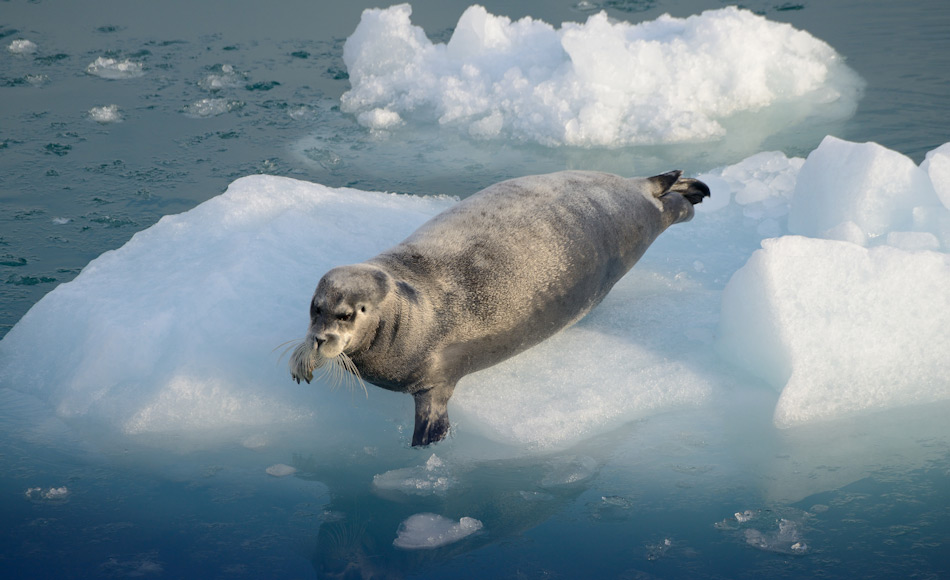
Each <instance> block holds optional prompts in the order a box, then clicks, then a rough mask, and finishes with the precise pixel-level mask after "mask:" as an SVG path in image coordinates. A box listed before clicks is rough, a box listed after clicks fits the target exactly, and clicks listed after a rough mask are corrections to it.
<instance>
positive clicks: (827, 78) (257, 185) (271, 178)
mask: <svg viewBox="0 0 950 580" xmlns="http://www.w3.org/2000/svg"><path fill="white" fill-rule="evenodd" d="M827 4H828V3H817V4H816V3H786V4H776V3H759V4H756V3H753V4H745V5H744V6H743V7H742V9H736V8H730V7H727V6H725V5H724V4H721V3H718V2H705V3H704V2H672V1H670V2H662V1H657V2H603V3H594V2H563V3H548V2H544V3H541V2H536V3H531V2H528V3H521V4H518V5H517V6H515V7H511V6H508V5H502V4H498V5H492V4H490V3H486V4H485V6H484V7H480V6H469V5H468V3H445V2H441V3H435V2H414V3H413V4H412V6H411V7H410V6H408V5H402V6H394V7H389V8H387V7H385V6H381V7H379V8H378V9H374V10H368V11H366V12H364V11H363V9H364V8H374V7H373V6H369V5H348V6H344V5H330V4H319V3H309V2H282V3H278V4H277V5H276V6H275V5H273V4H270V5H266V6H265V5H257V4H253V3H245V2H241V3H233V2H203V3H201V4H198V5H195V4H194V3H184V2H181V3H174V2H173V3H163V4H162V5H161V6H148V5H144V6H134V7H131V6H128V5H127V4H126V3H120V2H95V3H84V4H82V5H75V4H73V3H67V2H43V3H27V2H8V3H4V7H3V19H4V20H3V22H2V24H0V45H2V46H0V48H2V49H3V54H2V60H0V80H2V86H0V94H2V102H3V105H2V109H0V114H2V118H3V120H4V121H3V126H2V128H0V129H2V131H3V133H2V134H0V163H2V164H3V167H4V172H3V176H2V177H0V194H2V198H0V201H2V203H3V211H2V215H0V227H2V231H0V244H2V245H0V254H2V256H3V259H2V260H0V262H2V263H0V268H2V269H3V271H2V273H0V274H2V280H0V281H2V282H3V284H2V286H0V291H2V296H3V305H2V309H3V316H4V321H5V322H4V324H5V325H6V327H5V329H4V332H5V334H6V336H4V338H3V339H2V341H0V436H2V439H0V462H2V467H3V470H2V474H3V475H2V477H0V494H2V500H0V509H2V511H3V519H4V522H5V523H6V525H5V526H4V529H3V531H2V532H0V538H2V540H0V550H2V552H0V554H2V556H0V569H2V570H3V573H4V576H5V577H8V576H9V577H42V576H56V577H126V576H135V577H196V578H197V577H202V578H203V577H248V576H250V577H262V576H264V577H327V576H330V577H347V578H350V577H352V578H361V577H364V578H365V577H431V578H440V577H446V576H450V575H451V576H453V577H457V576H461V577H471V578H483V577H564V578H574V577H615V578H654V577H658V578H672V577H690V578H694V577H730V578H758V577H780V578H799V577H816V576H823V577H831V578H839V577H840V578H850V577H881V578H893V577H909V576H922V577H942V576H943V575H945V574H946V573H947V572H948V571H950V560H948V558H947V556H946V555H945V550H944V549H943V547H942V546H943V544H945V542H946V539H947V537H948V535H950V529H948V527H947V524H946V522H947V516H948V514H947V506H948V505H950V502H948V499H950V498H948V492H947V490H948V489H950V486H948V485H947V484H948V483H950V482H948V473H950V460H948V437H950V431H948V429H947V422H946V417H947V413H948V411H950V406H948V405H950V404H948V402H947V401H948V400H950V382H948V381H947V379H946V377H947V376H948V373H950V367H948V363H947V360H948V359H947V357H946V356H945V353H946V351H947V347H948V346H950V334H948V333H950V330H948V329H950V319H948V318H947V317H948V313H950V304H948V302H947V300H948V299H947V296H948V294H947V293H946V292H945V288H947V285H948V283H950V259H948V257H947V252H948V250H950V215H948V214H950V210H948V207H950V189H948V186H947V177H948V176H950V150H948V149H947V146H942V145H943V144H944V143H945V142H947V141H950V138H948V135H950V131H948V130H947V129H948V126H947V124H946V121H945V119H944V118H943V117H944V111H945V110H946V107H947V105H948V104H950V103H948V102H947V100H948V98H950V96H948V95H950V90H948V88H950V79H948V77H947V73H946V71H947V70H950V67H948V66H947V65H950V63H948V62H947V59H948V58H950V57H948V56H947V55H950V50H947V49H948V48H950V45H948V40H947V38H948V35H947V34H946V31H947V30H950V14H948V11H947V10H946V9H945V8H944V7H943V6H942V4H941V3H939V2H933V3H931V4H927V3H917V4H914V5H913V6H909V5H902V4H896V3H895V4H890V5H886V4H874V5H870V6H868V5H866V4H865V3H846V2H836V3H833V4H832V5H827ZM704 11H705V12H704ZM665 13H669V15H664V14H665ZM674 167H679V168H683V169H685V170H686V171H687V172H688V173H689V174H690V175H694V176H697V177H699V178H701V179H703V180H705V181H706V182H707V183H708V184H709V185H710V187H711V189H712V193H713V195H712V198H710V199H709V200H707V201H706V202H704V204H703V205H701V206H699V207H698V208H697V209H698V211H697V215H696V217H695V218H694V220H693V221H692V222H690V223H688V224H682V225H678V226H676V227H674V228H672V229H671V230H670V231H668V232H666V233H665V234H664V235H663V236H662V237H661V238H660V239H659V240H658V241H657V242H656V244H655V245H654V246H653V247H652V248H651V249H650V251H649V252H648V253H647V255H646V256H645V257H644V258H643V260H642V261H641V263H640V264H639V265H638V266H637V267H636V268H635V269H634V270H633V271H632V272H631V273H630V274H629V275H628V276H626V277H625V278H624V279H623V280H622V281H621V282H620V283H619V284H618V285H617V286H616V288H615V289H614V291H613V292H612V293H611V294H610V296H608V298H607V299H606V300H605V301H604V303H603V304H602V305H601V306H599V307H598V308H597V309H596V310H595V311H594V312H592V313H591V315H589V316H588V317H587V318H585V319H584V320H583V321H582V322H581V323H580V324H578V325H576V326H575V327H573V328H572V329H569V330H568V331H566V332H564V333H562V334H560V335H558V336H556V337H554V338H553V339H551V340H549V341H547V342H546V343H544V344H542V345H540V346H539V347H537V348H535V349H532V350H530V351H528V352H526V353H524V354H523V355H521V356H519V357H516V358H515V359H512V360H510V361H507V362H506V363H504V364H502V365H498V366H497V367H494V368H492V369H488V370H486V371H483V372H480V373H477V374H475V375H473V376H471V377H468V378H466V379H465V380H463V381H462V382H461V383H460V384H459V387H458V389H457V391H456V395H455V397H454V398H453V400H452V402H451V404H450V415H451V417H452V420H453V432H452V434H451V436H450V438H449V439H447V440H446V441H444V442H442V443H439V444H437V445H434V446H430V447H429V448H426V449H412V448H410V447H409V445H408V440H409V436H410V434H411V429H412V404H411V399H410V398H409V397H406V396H404V395H399V394H394V393H388V392H385V391H382V390H380V389H376V388H373V387H371V386H370V387H369V390H368V392H367V393H365V394H364V392H363V391H362V389H360V388H359V387H355V386H354V385H350V386H349V388H347V387H343V388H337V389H335V390H334V389H332V388H331V386H332V385H330V384H328V383H326V382H320V381H317V382H315V383H314V384H312V385H309V386H302V385H301V386H298V385H296V384H295V383H292V382H291V381H290V380H289V375H288V373H287V371H286V368H285V366H284V364H285V361H286V359H283V360H281V356H280V353H281V345H282V344H284V343H286V342H287V341H291V340H293V339H298V338H300V337H301V336H302V334H303V333H304V332H305V331H306V325H307V304H308V300H309V295H310V293H311V292H312V290H313V286H314V285H315V283H316V281H317V279H318V278H319V276H320V275H321V274H322V273H323V272H324V271H325V270H326V269H328V268H330V267H332V266H334V265H338V264H342V263H347V262H353V261H360V260H363V259H365V258H366V257H369V256H371V255H373V254H375V253H376V252H378V251H379V250H381V249H383V248H385V247H388V246H389V245H391V244H393V243H395V242H398V241H399V240H400V239H402V238H403V237H404V236H405V235H407V234H408V233H409V232H411V231H412V230H413V229H414V228H415V227H417V226H418V225H419V224H420V223H422V222H423V221H425V219H427V218H428V217H430V216H432V215H434V214H435V213H437V212H439V211H441V210H442V209H445V208H447V207H450V206H451V204H452V203H454V200H455V199H457V198H459V197H464V196H466V195H469V194H471V193H473V192H474V191H476V190H477V189H479V188H480V187H484V186H485V185H488V184H490V183H492V182H494V181H497V180H499V179H503V178H506V177H514V176H518V175H524V174H529V173H537V172H544V171H554V170H558V169H565V168H580V169H599V170H607V171H612V172H616V173H620V174H623V175H649V174H652V173H658V172H661V171H665V170H668V169H671V168H674ZM225 190H226V191H225ZM223 191H224V193H223V194H221V192H223ZM379 192H391V193H379ZM219 194H220V195H219ZM405 194H412V195H405ZM163 216H164V217H163ZM133 234H134V235H133ZM80 270H81V273H79V272H80ZM51 290H52V292H50V291H51ZM47 293H48V295H47ZM44 295H46V296H45V298H43V299H42V300H40V299H41V297H43V296H44ZM30 307H32V309H31V310H30V312H29V313H26V311H27V310H28V309H30ZM24 313H26V314H25V315H24ZM14 324H15V327H14Z"/></svg>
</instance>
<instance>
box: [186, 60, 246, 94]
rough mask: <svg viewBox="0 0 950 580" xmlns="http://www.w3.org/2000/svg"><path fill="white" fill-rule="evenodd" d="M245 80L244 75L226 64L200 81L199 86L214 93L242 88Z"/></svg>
mask: <svg viewBox="0 0 950 580" xmlns="http://www.w3.org/2000/svg"><path fill="white" fill-rule="evenodd" d="M244 78H245V77H244V75H243V74H241V73H239V72H237V71H236V70H234V67H233V66H231V65H229V64H225V65H221V66H220V67H218V68H217V69H216V71H215V72H213V73H211V74H209V75H207V76H206V77H204V78H203V79H201V80H200V81H198V86H199V87H201V88H203V89H204V90H206V91H210V92H212V93H213V92H217V91H220V90H222V89H231V88H234V87H237V86H240V85H241V83H242V82H243V81H244Z"/></svg>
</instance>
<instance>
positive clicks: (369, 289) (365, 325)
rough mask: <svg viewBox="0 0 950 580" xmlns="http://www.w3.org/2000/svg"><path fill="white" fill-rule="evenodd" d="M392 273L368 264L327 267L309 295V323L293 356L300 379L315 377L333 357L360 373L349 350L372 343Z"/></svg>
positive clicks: (292, 366)
mask: <svg viewBox="0 0 950 580" xmlns="http://www.w3.org/2000/svg"><path fill="white" fill-rule="evenodd" d="M392 284H393V282H392V279H391V277H390V276H389V274H387V273H386V272H384V271H383V270H381V269H380V268H377V267H375V266H371V265H369V264H354V265H352V266H341V267H339V268H334V269H332V270H330V271H329V272H327V273H326V274H325V275H324V276H323V278H322V279H321V280H320V283H319V284H317V289H316V291H315V292H314V293H313V300H311V301H310V329H309V330H308V331H307V337H306V338H305V339H304V340H303V341H302V342H301V343H300V344H299V345H297V347H296V348H295V349H294V352H293V355H291V357H290V373H291V375H292V376H293V378H294V379H295V380H296V381H297V382H298V383H299V382H300V380H301V379H303V380H305V381H307V382H308V383H309V382H310V381H311V380H312V379H313V370H314V369H316V368H319V367H322V366H323V365H324V364H326V363H327V362H328V361H335V362H338V363H340V364H341V365H342V366H343V368H344V369H345V370H348V371H350V372H353V373H354V374H355V371H356V368H355V367H354V366H353V363H352V362H351V361H350V360H349V356H350V355H352V354H354V353H358V352H361V351H363V350H365V349H366V348H367V347H369V345H370V344H372V342H373V339H374V338H375V336H376V331H377V329H378V328H379V321H380V307H381V305H382V304H383V302H384V301H385V300H386V297H387V296H389V293H390V290H391V287H392Z"/></svg>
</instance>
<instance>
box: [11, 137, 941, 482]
mask: <svg viewBox="0 0 950 580" xmlns="http://www.w3.org/2000/svg"><path fill="white" fill-rule="evenodd" d="M947 159H948V150H947V148H946V146H945V147H942V148H940V149H938V150H936V151H934V152H933V153H932V154H931V155H929V156H928V158H927V162H926V163H925V164H924V165H923V166H921V167H917V166H914V165H913V164H912V163H911V164H910V165H908V160H907V159H906V158H904V157H903V156H901V155H899V154H897V153H895V152H893V151H888V150H885V149H883V148H881V147H879V146H874V145H868V144H856V143H849V142H846V141H841V140H838V139H834V138H828V139H826V141H825V142H824V143H822V145H821V146H820V147H818V149H816V150H815V151H814V152H812V154H811V155H809V156H808V158H807V159H805V160H801V159H789V158H787V157H785V156H784V155H783V154H781V153H762V154H759V155H756V156H753V157H750V158H749V159H746V160H744V161H742V162H740V163H738V164H735V165H732V166H729V167H725V168H721V169H718V170H715V171H711V172H709V173H707V174H705V175H701V176H699V177H701V178H702V179H704V180H706V181H707V183H709V184H710V186H711V187H712V190H713V196H712V199H711V200H710V201H711V202H712V203H711V204H710V205H708V206H707V205H705V204H703V205H701V206H698V214H697V216H696V218H695V219H694V220H693V221H692V222H690V223H688V224H683V225H680V226H677V227H674V228H671V229H670V230H669V231H668V232H666V233H665V234H664V236H663V237H661V239H660V240H659V241H658V242H657V243H656V244H655V245H654V247H653V248H651V249H650V251H649V252H648V253H647V255H646V257H645V258H644V259H643V260H642V261H641V263H640V264H639V265H638V266H637V267H636V268H634V270H633V271H632V273H631V274H629V275H628V276H626V277H625V278H624V279H623V280H622V281H621V282H620V283H619V284H618V285H617V286H616V287H615V288H614V290H613V292H612V293H611V294H610V295H609V296H608V297H607V299H606V300H605V301H604V302H603V303H602V304H601V305H600V306H599V307H598V308H597V309H595V311H594V312H592V313H591V314H590V315H589V316H588V317H587V318H585V319H584V320H583V321H581V322H580V323H579V324H577V325H576V326H574V327H572V328H570V329H568V330H567V331H565V332H562V333H561V334H559V335H557V336H555V337H553V338H552V339H550V340H548V341H546V342H545V343H542V344H541V345H539V346H538V347H536V348H533V349H530V350H529V351H527V352H525V353H523V354H522V355H519V356H518V357H515V358H513V359H510V360H508V361H506V362H504V363H502V364H500V365H497V366H496V367H493V368H490V369H487V370H485V371H481V372H479V373H475V374H473V375H471V376H469V377H466V378H465V379H464V380H463V381H462V382H460V383H459V387H458V389H457V390H456V395H455V397H454V398H453V400H452V402H451V404H450V411H449V412H450V415H451V416H452V417H453V422H454V424H455V427H454V429H455V433H456V437H457V438H460V437H466V436H467V434H478V435H481V436H484V437H487V438H488V439H493V440H496V441H501V442H505V443H508V444H513V445H515V446H516V447H520V448H521V449H524V450H530V449H537V450H544V449H552V448H562V447H567V446H570V445H572V444H575V443H577V442H579V441H582V440H584V439H588V438H590V437H592V436H594V435H596V434H598V433H604V432H607V431H610V430H612V429H614V428H616V427H617V426H619V425H622V424H624V423H628V422H630V421H632V420H635V419H639V418H643V417H648V416H652V415H656V414H657V413H660V412H664V411H668V410H670V409H674V408H677V407H681V406H683V405H688V406H696V405H703V404H708V403H712V402H715V401H717V400H719V398H720V397H721V396H722V395H723V393H724V392H725V391H726V390H727V389H728V388H729V387H730V386H731V385H734V384H736V383H737V382H738V383H743V382H745V383H746V384H747V385H749V386H750V387H751V388H757V385H758V384H759V383H757V382H756V381H759V380H761V381H762V382H763V383H764V384H768V385H771V386H772V387H773V388H775V389H776V390H777V391H779V392H780V396H779V398H778V402H777V404H776V406H775V409H774V422H775V424H776V425H777V426H780V427H788V426H794V425H804V424H809V423H812V422H814V421H819V420H834V419H836V418H840V417H845V416H849V415H854V414H859V413H867V412H873V411H884V410H888V409H895V408H898V407H903V406H908V405H914V404H925V403H930V402H935V401H941V400H948V399H950V388H948V386H947V382H946V376H948V373H950V363H948V360H950V359H948V358H947V356H946V350H947V346H948V345H950V297H948V296H950V295H948V294H947V292H946V288H948V287H950V257H948V254H947V253H946V251H947V249H948V248H950V227H948V224H950V210H948V208H947V207H946V205H944V202H943V201H942V200H943V199H944V197H943V196H942V195H937V193H936V192H937V191H941V192H945V190H944V189H942V188H945V183H943V182H940V183H938V182H935V181H933V177H934V176H939V175H940V174H941V173H940V172H941V171H944V170H945V168H946V163H947ZM854 183H859V184H863V185H862V186H861V187H860V188H858V187H855V188H854V189H848V187H847V186H848V184H854ZM843 200H850V201H848V202H845V201H843ZM452 203H454V201H453V200H452V199H450V198H420V197H415V196H405V195H394V194H385V193H371V192H363V191H357V190H348V189H331V188H328V187H324V186H321V185H317V184H312V183H305V182H301V181H296V180H292V179H287V178H278V177H268V176H253V177H247V178H243V179H239V180H238V181H236V182H234V183H233V184H232V185H231V186H230V187H229V189H228V191H227V192H226V193H224V194H222V195H220V196H218V197H216V198H214V199H212V200H210V201H208V202H206V203H204V204H202V205H200V206H199V207H197V208H195V209H193V210H191V211H189V212H186V213H183V214H180V215H173V216H166V217H165V218H163V219H162V220H161V221H160V222H159V223H157V224H156V225H155V226H153V227H151V228H149V229H147V230H145V231H142V232H139V233H138V234H136V235H135V236H134V237H133V238H132V239H131V240H130V241H129V242H128V243H127V244H126V245H125V246H123V247H122V248H120V249H118V250H115V251H111V252H107V253H105V254H103V255H102V256H100V257H99V258H97V259H95V260H93V261H92V262H91V263H90V264H89V265H88V266H87V267H86V268H85V269H84V270H83V272H82V273H81V274H80V275H79V276H78V277H77V278H76V279H75V280H74V281H73V282H70V283H67V284H63V285H61V286H59V287H58V288H56V289H55V290H54V291H53V292H51V293H50V294H49V295H47V296H46V297H45V298H44V299H43V300H42V301H40V302H39V303H38V304H36V305H35V306H34V307H33V309H32V310H31V311H30V312H29V313H28V314H27V315H26V316H24V318H23V319H22V320H21V321H20V323H19V324H18V325H17V326H16V327H15V328H14V329H13V330H12V331H11V332H10V333H9V334H8V335H7V336H6V337H5V338H4V339H3V340H2V341H0V389H13V390H15V391H19V392H21V393H22V394H23V396H29V397H32V398H35V400H37V401H39V402H42V404H45V405H48V407H49V408H50V409H51V410H52V412H54V413H55V414H56V415H57V416H58V417H60V418H63V419H65V420H67V421H81V422H82V423H83V424H85V425H89V424H91V425H97V426H99V427H100V428H104V429H105V430H106V431H107V432H111V433H120V434H125V435H126V436H147V435H149V434H153V435H154V434H162V433H175V434H176V435H177V437H179V438H180V439H178V440H179V441H181V440H193V441H194V442H195V444H197V445H199V446H207V445H214V444H215V442H216V441H232V442H242V441H243V442H245V443H244V444H245V446H248V444H247V443H246V442H248V441H253V442H255V443H254V445H253V446H252V447H253V448H260V447H261V446H266V445H267V441H271V440H272V438H271V437H272V435H273V434H274V433H275V432H278V431H281V430H294V429H297V430H302V431H304V432H306V433H308V434H309V435H308V436H312V437H321V438H327V439H329V440H334V441H335V440H337V439H338V438H339V436H338V434H339V433H341V432H342V433H347V434H348V437H353V438H355V439H357V442H356V443H355V444H358V445H361V446H363V445H375V444H377V443H378V441H379V440H380V439H382V438H385V439H387V440H388V439H391V438H398V439H400V440H403V439H404V438H405V437H404V433H405V430H406V429H408V428H410V426H411V420H412V415H411V400H410V398H409V397H405V396H404V395H399V394H394V393H389V392H386V391H383V390H381V389H371V390H370V392H369V401H366V400H365V399H364V396H363V394H362V391H360V393H359V394H358V396H356V394H351V393H348V392H347V391H330V390H328V389H327V388H326V385H323V384H320V383H315V384H314V385H310V386H306V387H305V386H298V385H296V384H295V383H293V382H292V381H291V380H290V378H289V375H288V374H287V371H286V368H285V365H284V362H283V361H280V360H279V358H280V357H279V352H280V350H281V349H280V348H279V347H280V345H282V344H285V343H287V342H288V341H292V340H293V339H295V338H296V339H299V338H300V337H301V336H302V335H303V333H304V332H305V331H306V328H307V321H308V314H307V308H308V304H309V299H310V296H311V293H312V291H313V288H314V286H315V284H316V282H317V280H318V279H319V277H320V276H321V275H322V273H323V272H325V271H326V270H328V269H329V268H331V267H333V266H336V265H340V264H345V263H352V262H357V261H362V260H364V259H366V258H368V257H371V256H373V255H374V254H376V253H377V252H379V251H380V250H382V249H385V248H387V247H389V246H390V245H392V244H394V243H396V242H398V241H400V240H401V239H403V238H404V237H405V236H406V235H408V234H409V233H410V232H411V231H412V230H414V229H415V228H416V227H417V226H418V225H420V224H421V223H422V222H424V221H425V220H426V219H428V218H429V217H431V216H433V215H435V214H436V213H438V212H439V211H441V210H443V209H445V208H447V207H449V206H450V205H452ZM829 216H834V218H833V219H830V218H829ZM793 218H794V219H793ZM835 221H838V222H839V223H838V224H835V223H833V222H835ZM813 224H820V225H818V226H814V225H813ZM794 231H799V232H801V231H807V232H810V233H812V234H813V235H811V236H803V235H800V234H794V233H793V232H794ZM814 232H820V235H822V236H826V237H817V235H816V234H814ZM840 232H850V233H849V234H848V235H847V236H844V237H847V238H848V239H847V240H843V239H842V236H840V235H838V234H839V233H840ZM908 236H910V237H911V238H913V237H914V236H918V237H921V238H926V239H927V240H930V241H931V243H930V244H925V245H926V247H927V249H920V248H919V247H916V246H914V245H913V244H911V245H910V246H908V243H907V240H908ZM760 242H761V249H758V250H757V248H758V247H759V246H760ZM912 246H913V247H912ZM697 264H699V266H697ZM727 282H728V283H727ZM736 369H742V370H743V371H745V372H746V373H748V374H739V373H737V372H736ZM755 377H758V378H755ZM264 433H267V434H268V435H266V436H265V435H262V434H264ZM566 467H570V468H571V469H574V467H573V466H570V465H569V466H566ZM578 469H579V470H580V471H578ZM578 469H574V471H577V472H578V473H580V472H581V471H583V472H584V473H590V472H591V471H592V470H594V469H596V465H593V466H592V465H587V464H586V463H583V462H581V463H580V464H578ZM572 473H573V471H572ZM375 483H376V485H377V486H378V487H379V488H381V489H383V488H388V489H394V490H395V489H398V490H400V491H407V490H410V488H411V491H412V492H416V493H433V492H435V491H437V490H439V489H441V488H443V487H445V486H448V485H451V483H452V475H451V473H450V472H448V471H446V470H445V467H444V466H442V465H441V463H440V462H439V460H438V459H433V460H431V461H430V462H429V463H427V464H426V466H424V467H419V468H410V470H409V471H408V472H403V471H395V472H389V473H385V474H381V475H379V476H377V479H376V482H375ZM407 486H408V487H407Z"/></svg>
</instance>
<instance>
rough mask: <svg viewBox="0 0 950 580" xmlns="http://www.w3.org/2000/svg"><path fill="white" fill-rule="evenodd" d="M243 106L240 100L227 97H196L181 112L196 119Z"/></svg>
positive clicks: (220, 113) (228, 111) (215, 115)
mask: <svg viewBox="0 0 950 580" xmlns="http://www.w3.org/2000/svg"><path fill="white" fill-rule="evenodd" d="M243 106H244V103H242V102H241V101H234V100H228V99H198V100H197V101H195V102H194V103H191V104H190V105H187V106H186V107H185V108H184V109H182V112H183V113H184V114H185V115H187V116H189V117H194V118H197V119H200V118H205V117H217V116H218V115H223V114H225V113H230V112H231V111H234V110H236V109H240V108H241V107H243Z"/></svg>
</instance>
